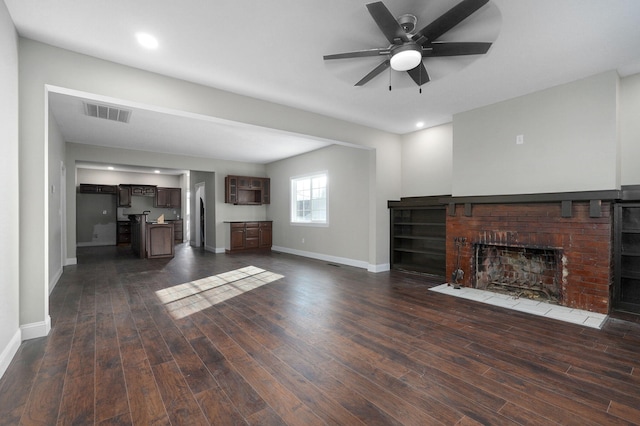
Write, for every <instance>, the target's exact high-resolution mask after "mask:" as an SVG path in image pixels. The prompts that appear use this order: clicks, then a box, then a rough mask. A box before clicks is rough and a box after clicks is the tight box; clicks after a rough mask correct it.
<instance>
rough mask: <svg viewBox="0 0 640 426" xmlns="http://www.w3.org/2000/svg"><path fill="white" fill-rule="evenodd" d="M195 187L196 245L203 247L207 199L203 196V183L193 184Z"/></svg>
mask: <svg viewBox="0 0 640 426" xmlns="http://www.w3.org/2000/svg"><path fill="white" fill-rule="evenodd" d="M195 188H196V199H195V201H196V211H197V212H198V213H197V214H198V216H197V218H196V220H195V225H196V247H200V248H205V235H206V227H207V223H206V208H205V206H206V205H207V199H206V196H205V183H204V182H198V183H196V184H195Z"/></svg>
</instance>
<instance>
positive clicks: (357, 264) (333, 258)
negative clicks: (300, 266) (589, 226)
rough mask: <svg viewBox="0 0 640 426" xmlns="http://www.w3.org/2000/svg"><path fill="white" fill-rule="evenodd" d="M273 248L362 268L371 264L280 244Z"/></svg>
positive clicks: (272, 248) (366, 267)
mask: <svg viewBox="0 0 640 426" xmlns="http://www.w3.org/2000/svg"><path fill="white" fill-rule="evenodd" d="M271 250H273V251H279V252H282V253H288V254H295V255H296V256H302V257H309V258H311V259H318V260H324V261H326V262H331V263H339V264H341V265H347V266H354V267H356V268H362V269H367V270H368V268H369V264H368V263H367V262H365V261H362V260H355V259H349V258H346V257H338V256H330V255H328V254H322V253H314V252H311V251H304V250H296V249H291V248H288V247H279V246H273V247H271Z"/></svg>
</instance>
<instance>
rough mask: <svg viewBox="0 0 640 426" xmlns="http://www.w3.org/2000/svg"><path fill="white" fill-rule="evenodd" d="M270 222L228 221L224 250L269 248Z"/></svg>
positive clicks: (270, 239)
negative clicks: (227, 234)
mask: <svg viewBox="0 0 640 426" xmlns="http://www.w3.org/2000/svg"><path fill="white" fill-rule="evenodd" d="M272 229H273V226H272V222H271V221H257V222H230V223H229V237H228V239H227V247H226V251H227V252H228V253H233V252H239V251H245V250H257V249H261V250H270V249H271V244H272Z"/></svg>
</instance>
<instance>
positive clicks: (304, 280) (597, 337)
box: [0, 245, 640, 425]
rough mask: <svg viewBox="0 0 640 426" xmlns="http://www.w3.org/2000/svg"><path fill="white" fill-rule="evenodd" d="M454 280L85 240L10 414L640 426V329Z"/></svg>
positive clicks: (22, 356) (117, 420) (28, 360)
mask: <svg viewBox="0 0 640 426" xmlns="http://www.w3.org/2000/svg"><path fill="white" fill-rule="evenodd" d="M251 267H253V268H251ZM206 277H215V278H212V279H209V280H204V278H206ZM437 284H440V283H438V282H433V281H430V280H429V279H427V278H425V277H423V276H419V275H411V274H404V273H400V272H397V271H391V272H386V273H379V274H373V273H368V272H366V271H364V270H361V269H356V268H351V267H346V266H335V265H329V264H326V263H325V262H321V261H316V260H309V259H304V258H298V257H295V256H290V255H285V254H278V253H271V254H237V255H224V254H212V253H206V252H202V251H200V250H198V249H194V248H191V247H189V246H188V245H180V246H177V249H176V257H175V258H174V259H171V260H160V259H155V260H145V259H137V258H134V257H133V256H132V255H131V254H130V252H129V251H128V250H127V249H126V248H116V247H100V248H81V249H79V250H78V265H76V266H72V267H67V268H65V271H64V274H63V276H62V278H61V279H60V281H59V283H58V284H57V286H56V288H55V289H54V291H53V293H52V295H51V298H50V305H51V306H50V313H51V317H52V330H51V333H50V335H49V336H48V337H46V338H41V339H34V340H30V341H26V342H24V343H23V344H22V346H21V347H20V349H19V352H18V354H17V355H16V357H15V358H14V360H13V362H12V363H11V365H10V366H9V369H8V370H7V372H6V373H5V375H4V376H3V378H2V379H1V380H0V424H2V425H16V424H25V425H55V424H58V425H71V424H80V425H90V424H101V425H103V424H104V425H109V424H119V425H125V424H135V425H149V424H154V425H156V424H158V425H165V424H166V425H168V424H172V425H209V424H211V425H227V424H229V425H243V424H250V425H282V424H288V425H320V424H333V425H358V424H362V425H365V424H366V425H437V424H444V425H479V424H484V425H502V424H522V425H542V424H544V425H553V424H563V425H565V424H566V425H629V424H640V324H638V323H637V322H634V321H628V320H623V319H609V320H608V322H607V324H606V325H605V327H604V329H603V330H596V329H591V328H586V327H582V326H577V325H572V324H567V323H562V322H558V321H555V320H550V319H544V318H541V317H537V316H532V315H528V314H525V313H519V312H515V311H509V310H507V309H503V308H499V307H493V306H488V305H483V304H480V303H476V302H472V301H467V300H463V299H459V298H455V297H450V296H446V295H442V294H437V293H433V292H430V291H428V288H429V287H430V286H433V285H437ZM630 318H633V317H630Z"/></svg>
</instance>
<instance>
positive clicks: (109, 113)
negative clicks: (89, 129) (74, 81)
mask: <svg viewBox="0 0 640 426" xmlns="http://www.w3.org/2000/svg"><path fill="white" fill-rule="evenodd" d="M84 110H85V113H86V114H87V115H88V116H89V117H96V118H104V119H105V120H111V121H119V122H121V123H128V122H129V118H130V117H131V111H129V110H126V109H120V108H115V107H110V106H107V105H98V104H90V103H88V102H85V104H84Z"/></svg>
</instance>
